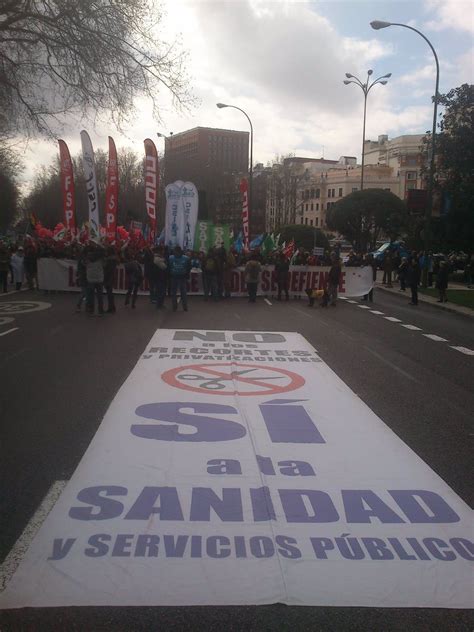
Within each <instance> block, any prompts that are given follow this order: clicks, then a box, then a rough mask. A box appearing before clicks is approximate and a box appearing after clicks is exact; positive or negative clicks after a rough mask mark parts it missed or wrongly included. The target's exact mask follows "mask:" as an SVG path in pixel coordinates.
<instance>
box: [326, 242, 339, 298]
mask: <svg viewBox="0 0 474 632" xmlns="http://www.w3.org/2000/svg"><path fill="white" fill-rule="evenodd" d="M340 278H341V262H340V259H339V257H338V256H337V254H336V253H335V252H333V253H332V254H331V268H330V269H329V274H328V293H329V304H330V305H331V307H336V301H337V290H338V287H339V280H340Z"/></svg>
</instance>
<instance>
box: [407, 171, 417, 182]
mask: <svg viewBox="0 0 474 632" xmlns="http://www.w3.org/2000/svg"><path fill="white" fill-rule="evenodd" d="M407 180H416V171H407Z"/></svg>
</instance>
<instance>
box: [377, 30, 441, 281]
mask: <svg viewBox="0 0 474 632" xmlns="http://www.w3.org/2000/svg"><path fill="white" fill-rule="evenodd" d="M370 26H371V27H372V28H373V29H375V30H376V31H378V30H380V29H386V28H387V27H389V26H401V27H403V28H404V29H410V31H415V33H418V35H419V36H420V37H422V38H423V39H424V40H425V42H426V43H427V44H428V46H429V47H430V48H431V52H432V53H433V56H434V60H435V64H436V85H435V93H434V98H433V130H432V134H431V159H430V172H429V179H428V199H427V201H426V208H425V228H424V236H423V237H424V239H423V241H424V246H425V252H426V253H427V252H428V250H429V248H430V240H431V211H432V209H433V188H434V173H435V147H436V119H437V115H438V99H439V92H438V90H439V61H438V55H437V54H436V51H435V49H434V47H433V44H432V43H431V42H430V40H429V39H428V38H427V37H426V35H423V33H422V32H421V31H419V30H418V29H415V28H414V27H413V26H408V24H400V23H398V22H381V21H380V20H374V21H373V22H371V23H370ZM425 284H426V279H425V276H424V278H423V285H425Z"/></svg>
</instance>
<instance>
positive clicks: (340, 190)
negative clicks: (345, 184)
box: [339, 187, 342, 197]
mask: <svg viewBox="0 0 474 632" xmlns="http://www.w3.org/2000/svg"><path fill="white" fill-rule="evenodd" d="M339 197H342V187H339Z"/></svg>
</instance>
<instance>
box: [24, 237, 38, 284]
mask: <svg viewBox="0 0 474 632" xmlns="http://www.w3.org/2000/svg"><path fill="white" fill-rule="evenodd" d="M23 262H24V266H25V275H26V281H27V283H28V287H29V289H30V290H34V289H35V288H36V289H38V256H37V254H36V248H35V247H34V246H33V244H32V243H28V244H27V245H26V248H25V257H24V259H23Z"/></svg>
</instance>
